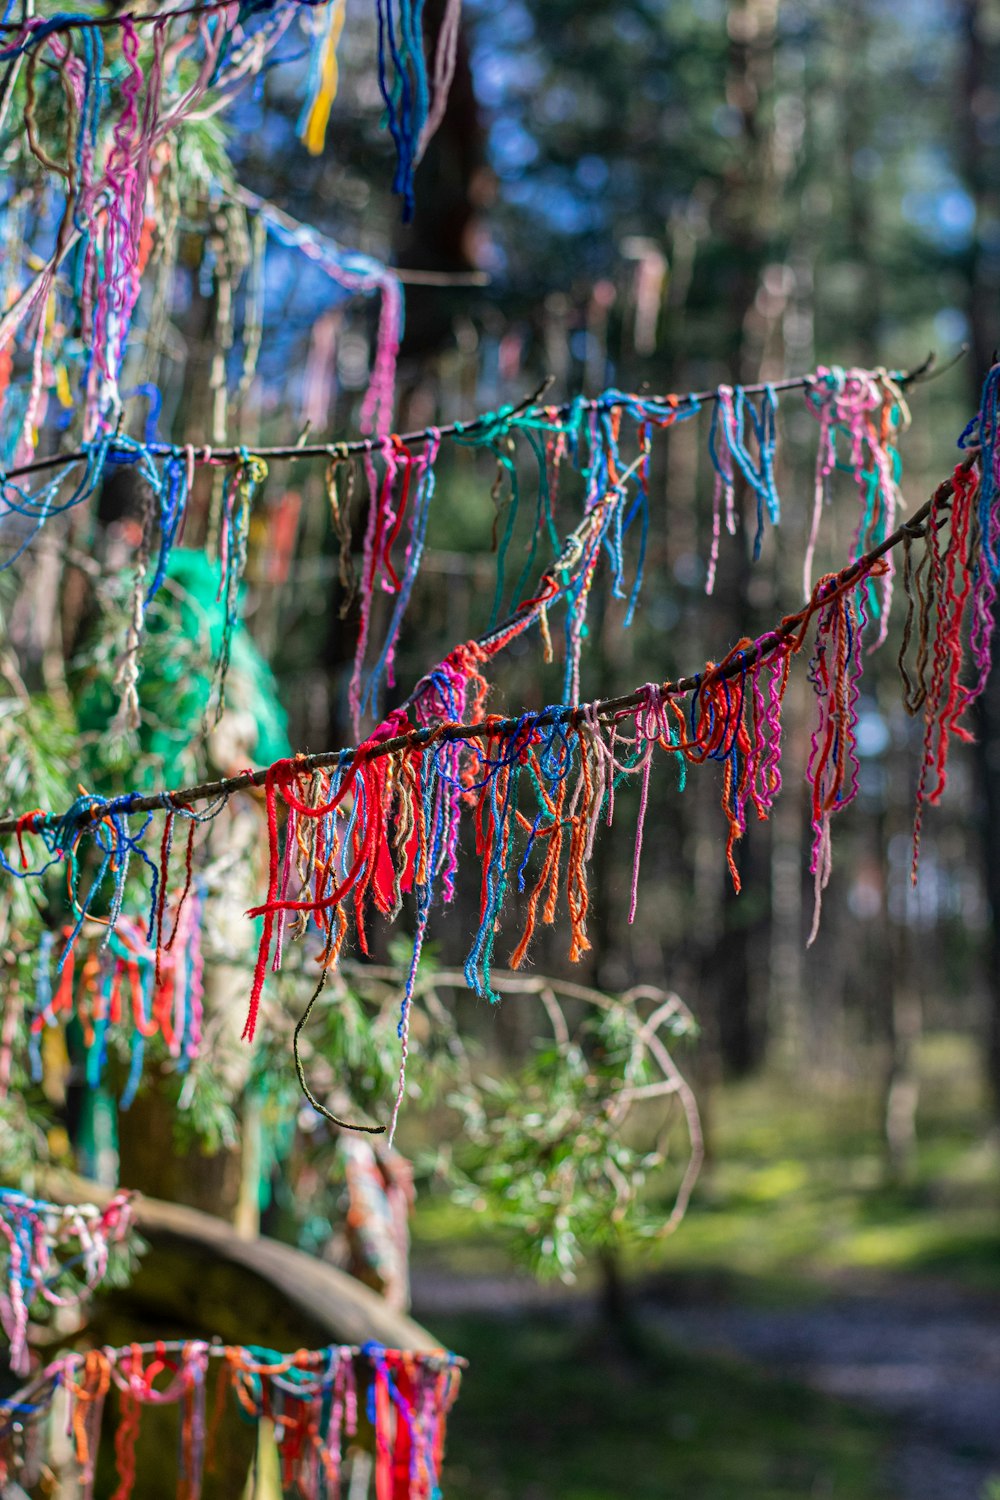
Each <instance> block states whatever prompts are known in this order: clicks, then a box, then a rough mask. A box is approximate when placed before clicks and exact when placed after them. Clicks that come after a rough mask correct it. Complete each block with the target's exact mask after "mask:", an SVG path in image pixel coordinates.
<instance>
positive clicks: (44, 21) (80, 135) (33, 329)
mask: <svg viewBox="0 0 1000 1500" xmlns="http://www.w3.org/2000/svg"><path fill="white" fill-rule="evenodd" d="M302 4H303V0H282V3H280V4H271V5H263V6H262V5H252V6H244V7H242V8H241V9H240V11H239V13H238V14H235V15H234V14H233V12H232V11H231V10H230V9H229V8H228V7H224V6H221V5H214V6H212V7H206V11H205V13H204V14H202V15H201V16H200V17H199V18H198V20H197V23H196V24H194V25H190V24H187V23H185V24H183V25H182V26H180V27H177V26H175V25H174V24H173V23H172V21H171V19H170V17H169V15H161V16H150V17H149V18H148V20H147V18H143V17H139V16H133V15H132V14H131V13H129V12H125V13H123V14H121V15H120V16H118V17H117V18H116V19H115V22H114V30H115V33H116V35H115V36H114V37H113V39H112V40H111V41H110V44H109V45H108V46H106V44H105V31H106V28H105V27H103V26H100V25H94V24H93V23H92V21H91V18H89V17H84V16H81V17H73V16H65V15H59V16H52V17H48V18H44V17H40V16H39V17H32V16H29V17H28V18H27V19H26V20H25V21H24V22H23V23H21V24H20V25H15V26H14V27H13V29H12V28H10V27H8V28H7V30H8V35H7V37H6V39H5V41H4V43H3V45H2V46H0V62H4V63H6V64H7V65H8V68H9V70H10V71H9V72H8V75H7V79H6V86H5V90H4V94H3V99H2V107H0V131H2V130H3V128H4V125H5V123H6V121H5V118H4V117H5V116H6V114H7V112H8V111H9V109H10V106H11V102H12V100H13V98H14V94H15V85H16V84H17V83H18V81H19V79H20V82H21V83H22V84H23V103H24V108H23V123H24V132H23V136H22V135H21V134H20V129H21V119H20V118H19V119H18V124H17V131H18V135H17V139H19V140H21V141H23V148H24V153H23V165H24V168H25V172H24V176H25V182H26V183H27V184H28V191H29V193H31V192H32V191H33V188H32V183H34V184H35V186H36V188H37V191H36V192H35V200H36V208H35V217H36V219H37V221H38V222H37V231H38V235H39V240H40V243H43V242H47V243H48V244H49V245H50V246H51V248H50V249H49V250H47V251H45V252H43V257H42V265H41V268H40V269H37V270H35V271H34V272H33V274H32V276H31V278H30V280H29V281H28V282H27V284H26V285H25V286H23V287H18V288H17V294H16V295H15V297H14V298H13V300H12V301H11V303H10V305H9V306H7V307H6V309H5V311H4V313H3V317H2V318H0V352H2V351H6V350H7V348H8V346H9V344H10V341H11V340H12V339H13V338H14V336H15V335H16V334H18V333H19V332H20V333H22V334H23V337H24V340H25V344H26V349H27V351H28V353H29V356H30V362H31V379H30V393H29V396H28V400H27V403H26V406H25V409H24V411H23V413H22V416H21V422H20V440H19V443H18V445H17V448H16V450H15V451H16V453H17V454H18V455H19V457H20V458H21V460H22V461H23V460H24V458H25V457H26V456H27V455H29V454H30V453H31V451H32V450H33V446H34V433H35V430H36V428H37V425H38V421H39V417H40V407H41V402H42V391H43V363H44V348H45V341H46V336H47V335H50V336H55V338H56V339H57V342H58V340H59V339H60V338H61V337H62V336H64V335H65V334H66V332H67V330H71V331H72V333H73V337H74V339H75V340H76V342H77V346H78V348H79V350H80V354H81V357H82V360H83V373H82V376H81V391H82V393H83V395H84V435H85V437H87V438H88V439H89V438H93V437H94V436H95V435H96V434H97V433H98V432H99V431H101V430H103V429H104V428H105V427H107V426H109V425H110V426H111V427H112V428H113V426H114V425H115V422H116V419H117V415H118V412H119V411H120V409H121V392H120V389H119V377H120V374H121V369H122V362H123V359H124V355H125V348H126V340H127V336H128V330H129V327H130V325H131V320H132V315H133V312H134V310H135V305H136V301H137V299H138V295H139V289H140V283H141V278H142V274H143V271H144V269H145V266H146V263H147V261H148V259H149V256H150V253H151V251H152V249H153V247H154V243H155V241H156V238H157V234H158V228H159V224H160V221H161V217H162V215H161V204H160V198H161V189H162V186H163V184H162V182H161V178H162V177H163V174H164V173H165V172H169V166H170V162H171V156H172V153H171V150H170V145H169V140H170V137H171V135H172V133H173V132H174V131H175V130H176V129H177V128H178V126H179V125H181V124H182V123H183V121H185V120H186V119H189V118H191V116H192V115H193V114H195V113H199V114H204V113H206V112H208V113H215V112H217V111H218V110H219V109H220V108H222V107H223V106H224V104H225V103H226V102H227V101H228V100H229V98H230V97H231V96H232V95H233V93H234V92H235V91H236V90H237V89H238V88H239V87H240V86H241V85H242V84H243V83H244V82H245V81H246V80H247V79H248V78H254V77H256V76H257V75H258V74H259V73H260V70H261V68H262V67H263V65H264V63H265V60H266V59H267V57H268V54H269V53H270V52H271V51H273V49H274V47H275V45H276V44H277V42H278V40H279V39H280V38H281V36H282V35H283V34H284V33H285V31H286V30H287V28H288V26H289V25H290V23H291V22H292V20H293V19H295V17H296V16H297V15H298V14H300V12H301V9H302ZM147 24H148V25H149V26H150V28H151V29H150V31H149V32H148V33H147V32H146V26H147ZM140 33H142V34H140ZM53 120H55V121H56V122H57V123H56V125H55V127H53V125H52V121H53ZM43 122H44V123H43ZM9 133H10V135H11V139H12V140H14V130H13V125H11V127H10V131H9ZM52 186H57V187H58V189H59V192H60V194H61V198H62V207H61V211H60V215H59V218H58V221H57V222H55V223H52V222H50V215H49V213H48V210H47V199H46V192H47V190H48V189H50V188H51V187H52ZM10 248H11V247H10V246H8V249H10ZM13 259H15V261H16V260H17V259H18V258H17V257H13ZM36 264H37V261H36ZM64 267H65V269H66V270H68V272H69V275H68V277H65V278H62V277H60V278H59V282H58V283H57V273H59V272H60V270H61V269H63V268H64ZM60 283H64V285H63V284H60ZM67 292H68V303H67V308H66V311H65V313H64V314H63V315H62V316H61V317H59V318H56V317H55V316H54V314H55V309H56V303H57V301H58V300H59V299H60V297H62V298H63V300H66V297H67Z"/></svg>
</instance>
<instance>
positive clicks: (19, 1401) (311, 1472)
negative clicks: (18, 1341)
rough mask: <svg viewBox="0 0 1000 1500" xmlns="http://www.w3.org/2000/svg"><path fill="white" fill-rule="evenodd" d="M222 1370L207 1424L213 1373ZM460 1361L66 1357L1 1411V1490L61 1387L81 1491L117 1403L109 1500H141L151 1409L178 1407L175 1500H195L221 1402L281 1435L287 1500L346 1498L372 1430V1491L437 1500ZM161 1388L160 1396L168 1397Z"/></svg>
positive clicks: (191, 1353)
mask: <svg viewBox="0 0 1000 1500" xmlns="http://www.w3.org/2000/svg"><path fill="white" fill-rule="evenodd" d="M213 1360H217V1361H218V1362H219V1368H218V1378H217V1381H216V1388H215V1396H214V1403H213V1409H212V1411H211V1413H209V1411H208V1400H207V1396H208V1391H207V1387H208V1383H209V1372H210V1363H211V1361H213ZM463 1363H464V1362H463V1361H462V1360H460V1359H458V1358H457V1357H456V1356H455V1355H452V1354H448V1353H446V1352H445V1351H444V1350H440V1351H436V1352H434V1353H409V1352H404V1351H402V1350H399V1349H387V1348H385V1347H384V1346H383V1345H382V1344H378V1343H375V1342H371V1343H368V1344H365V1345H363V1346H362V1347H361V1348H360V1349H358V1348H355V1347H352V1346H346V1345H345V1346H337V1345H332V1346H330V1347H328V1348H325V1349H318V1350H305V1349H300V1350H298V1351H297V1352H296V1353H294V1354H279V1353H276V1352H275V1351H272V1350H270V1349H262V1348H258V1347H255V1346H246V1347H245V1346H242V1345H222V1344H208V1343H206V1342H204V1340H199V1339H191V1340H188V1341H186V1342H183V1343H178V1342H166V1341H163V1340H160V1341H158V1342H156V1343H153V1344H130V1345H126V1346H125V1347H123V1348H121V1349H111V1348H103V1349H94V1350H91V1351H89V1352H88V1353H87V1354H67V1355H64V1356H62V1358H60V1359H58V1360H56V1361H54V1362H53V1363H52V1364H50V1365H48V1366H47V1367H46V1368H45V1369H44V1370H43V1371H42V1372H41V1373H40V1374H39V1375H38V1376H37V1377H36V1378H35V1380H34V1381H33V1382H32V1383H31V1385H30V1386H29V1387H27V1388H26V1389H25V1391H24V1392H23V1393H18V1394H17V1395H15V1396H14V1397H13V1398H10V1399H7V1400H0V1480H4V1481H6V1480H11V1481H14V1480H16V1478H17V1474H18V1471H19V1467H20V1457H21V1448H22V1444H23V1442H24V1439H23V1437H22V1435H21V1434H22V1432H23V1431H24V1430H25V1429H26V1428H30V1426H31V1424H32V1419H34V1420H35V1421H37V1420H39V1419H40V1418H41V1417H43V1416H44V1414H45V1412H46V1410H47V1409H48V1407H49V1406H50V1405H51V1402H52V1399H53V1397H54V1395H55V1392H56V1391H57V1390H58V1389H59V1388H60V1387H62V1388H63V1389H64V1390H65V1391H66V1393H67V1397H68V1426H69V1431H70V1433H71V1435H72V1438H73V1442H74V1451H75V1460H76V1466H77V1471H78V1475H79V1479H80V1482H81V1484H82V1485H83V1486H84V1489H85V1490H89V1487H90V1486H91V1485H92V1483H93V1476H94V1473H95V1470H96V1465H97V1460H98V1453H99V1447H100V1438H101V1430H102V1429H101V1416H102V1413H103V1409H104V1406H105V1403H106V1400H107V1397H108V1395H109V1394H110V1393H111V1391H112V1390H117V1391H118V1403H119V1413H118V1422H117V1426H116V1430H115V1436H114V1450H115V1460H116V1466H117V1474H118V1485H117V1488H116V1490H115V1492H114V1500H129V1497H130V1496H132V1495H133V1494H134V1493H135V1492H136V1480H137V1477H138V1459H139V1457H140V1454H141V1452H142V1450H141V1448H140V1444H141V1440H142V1439H141V1419H142V1411H143V1408H144V1407H147V1406H171V1405H173V1406H180V1408H181V1421H180V1446H179V1460H180V1465H179V1466H180V1473H179V1475H178V1481H179V1490H178V1493H179V1494H180V1495H181V1496H183V1500H198V1497H199V1496H200V1495H201V1492H202V1481H203V1476H204V1474H205V1473H206V1472H210V1471H211V1470H212V1468H213V1466H214V1462H215V1449H216V1448H217V1446H218V1440H219V1429H220V1425H221V1422H222V1418H223V1416H224V1414H225V1405H226V1399H225V1398H226V1395H227V1393H229V1392H232V1394H233V1396H234V1397H235V1400H236V1408H237V1410H238V1412H239V1414H240V1416H241V1417H242V1418H243V1419H244V1420H245V1421H247V1422H249V1423H250V1424H251V1425H252V1426H254V1427H255V1428H256V1427H257V1426H258V1425H259V1424H260V1423H261V1421H263V1420H266V1421H268V1422H270V1423H271V1424H272V1430H273V1433H274V1440H275V1443H276V1445H277V1449H278V1457H279V1461H280V1469H281V1483H282V1488H283V1489H285V1490H287V1491H288V1492H291V1491H292V1490H293V1489H294V1492H295V1493H296V1494H298V1495H301V1496H303V1497H304V1500H331V1497H333V1496H335V1495H339V1494H341V1493H342V1490H341V1485H342V1482H343V1481H344V1480H345V1478H346V1475H345V1474H344V1466H345V1458H346V1457H347V1454H346V1452H345V1450H346V1448H347V1446H348V1444H349V1445H350V1446H351V1447H352V1448H353V1447H355V1446H356V1445H357V1442H358V1439H359V1434H360V1428H361V1422H362V1420H363V1417H364V1416H366V1417H367V1421H368V1424H369V1425H370V1428H371V1431H372V1434H373V1437H374V1445H375V1448H374V1464H375V1488H376V1493H377V1494H378V1496H379V1497H380V1500H434V1497H436V1496H438V1495H439V1494H440V1475H441V1464H442V1460H443V1456H444V1442H445V1432H446V1424H447V1418H448V1414H449V1412H450V1410H451V1407H452V1406H453V1404H454V1402H455V1399H456V1397H457V1395H458V1389H459V1383H460V1379H461V1368H462V1365H463ZM164 1382H165V1383H164Z"/></svg>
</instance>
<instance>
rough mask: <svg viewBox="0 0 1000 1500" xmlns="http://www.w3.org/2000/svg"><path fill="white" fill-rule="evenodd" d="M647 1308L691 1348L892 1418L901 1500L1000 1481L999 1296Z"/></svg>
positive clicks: (938, 1497)
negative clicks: (762, 1369) (896, 1430)
mask: <svg viewBox="0 0 1000 1500" xmlns="http://www.w3.org/2000/svg"><path fill="white" fill-rule="evenodd" d="M643 1309H644V1313H645V1314H646V1316H648V1317H649V1318H650V1319H651V1320H652V1321H653V1322H654V1323H655V1325H656V1326H657V1327H658V1328H659V1329H660V1330H661V1331H662V1332H663V1333H664V1334H665V1335H666V1336H667V1337H669V1338H672V1339H675V1340H677V1341H679V1342H681V1343H683V1344H685V1345H686V1346H688V1347H689V1348H695V1349H700V1350H702V1351H703V1352H705V1353H721V1354H730V1355H736V1356H737V1357H739V1358H741V1359H746V1360H749V1361H751V1362H752V1363H754V1364H759V1365H763V1366H764V1367H766V1368H767V1369H768V1370H774V1371H777V1372H779V1373H780V1374H782V1375H787V1376H789V1377H791V1378H793V1379H797V1380H801V1381H803V1382H804V1383H805V1384H807V1385H811V1386H814V1387H815V1388H816V1389H818V1390H822V1391H825V1392H827V1393H828V1394H830V1395H833V1396H839V1397H842V1398H844V1399H846V1400H850V1401H851V1402H852V1403H854V1404H855V1405H857V1406H872V1407H877V1408H879V1409H880V1410H881V1411H885V1412H888V1413H890V1414H891V1415H892V1416H894V1417H895V1418H897V1419H898V1422H899V1442H898V1448H897V1451H896V1453H895V1455H894V1458H893V1465H892V1480H893V1485H894V1489H895V1490H896V1491H897V1492H898V1494H899V1496H900V1500H981V1497H982V1496H983V1493H984V1489H985V1487H986V1485H987V1483H988V1481H989V1480H990V1479H991V1478H994V1477H995V1478H997V1479H998V1480H1000V1306H998V1304H997V1303H996V1301H986V1300H981V1299H976V1298H974V1297H971V1296H968V1295H963V1294H961V1293H958V1292H955V1291H954V1290H953V1289H951V1288H948V1289H944V1290H942V1289H941V1288H940V1287H937V1286H926V1287H924V1286H921V1287H918V1288H907V1289H906V1290H902V1291H899V1290H895V1289H884V1288H880V1289H878V1290H871V1291H866V1292H853V1293H848V1294H843V1295H837V1296H834V1297H831V1298H830V1299H829V1300H825V1301H823V1302H820V1303H817V1304H814V1305H811V1306H806V1307H793V1308H781V1309H765V1308H748V1307H741V1306H739V1305H726V1304H724V1303H722V1304H716V1305H707V1304H705V1305H701V1304H697V1303H694V1304H692V1303H688V1304H687V1305H685V1306H665V1305H664V1304H663V1303H662V1302H658V1301H652V1300H647V1301H645V1302H644V1304H643Z"/></svg>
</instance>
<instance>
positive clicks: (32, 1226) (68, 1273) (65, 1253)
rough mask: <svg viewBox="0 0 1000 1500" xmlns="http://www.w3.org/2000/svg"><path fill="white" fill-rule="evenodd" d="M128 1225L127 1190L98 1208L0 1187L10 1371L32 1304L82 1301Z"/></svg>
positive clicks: (19, 1358) (21, 1348) (1, 1284)
mask: <svg viewBox="0 0 1000 1500" xmlns="http://www.w3.org/2000/svg"><path fill="white" fill-rule="evenodd" d="M131 1227H132V1207H131V1203H130V1200H129V1195H128V1194H127V1193H119V1194H118V1195H117V1196H116V1197H114V1198H112V1200H111V1202H110V1203H109V1204H108V1205H107V1207H106V1208H103V1209H99V1208H95V1207H94V1206H93V1205H92V1204H74V1205H73V1206H72V1207H69V1208H66V1207H62V1206H60V1205H59V1204H57V1203H46V1202H45V1201H43V1200H41V1199H38V1198H30V1197H28V1195H27V1194H26V1193H21V1192H18V1191H16V1190H15V1189H14V1188H4V1187H0V1327H2V1328H3V1331H4V1333H5V1334H6V1336H7V1338H8V1339H9V1341H10V1349H9V1353H8V1358H9V1360H10V1365H11V1369H12V1370H14V1372H15V1374H18V1375H24V1374H26V1373H27V1370H28V1360H29V1355H28V1319H29V1317H30V1315H31V1311H32V1308H33V1307H34V1308H35V1309H36V1310H39V1309H40V1308H41V1307H42V1306H43V1305H44V1304H48V1305H49V1306H51V1307H72V1306H75V1305H77V1304H78V1303H80V1302H82V1301H83V1300H84V1299H85V1298H86V1297H88V1296H89V1295H90V1293H91V1292H93V1291H94V1290H96V1288H97V1287H98V1286H99V1285H100V1284H101V1282H102V1281H103V1280H104V1278H105V1276H106V1274H107V1270H108V1256H109V1253H110V1248H111V1246H112V1245H116V1244H121V1243H122V1241H124V1240H125V1238H126V1236H127V1235H128V1233H129V1231H130V1229H131ZM0 1467H2V1466H0Z"/></svg>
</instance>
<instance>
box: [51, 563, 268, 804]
mask: <svg viewBox="0 0 1000 1500" xmlns="http://www.w3.org/2000/svg"><path fill="white" fill-rule="evenodd" d="M166 577H167V580H168V583H167V584H166V585H165V586H164V587H163V588H161V589H160V591H159V593H158V595H157V597H156V600H155V602H154V605H153V606H152V608H151V609H150V611H149V614H148V617H147V625H146V638H145V640H144V641H143V644H142V648H141V649H142V657H141V674H140V677H139V701H140V704H141V705H142V709H143V723H142V727H141V729H140V730H139V749H140V754H141V756H142V758H143V759H144V760H145V761H146V762H147V766H146V767H144V774H143V775H142V776H141V777H140V778H139V781H140V782H141V783H142V784H143V785H145V784H146V783H147V782H149V783H150V784H154V783H155V784H160V780H161V778H159V777H158V776H157V774H156V770H155V766H153V765H150V764H149V762H150V761H154V762H158V763H159V764H160V765H162V766H163V767H165V768H167V769H168V770H169V768H170V766H171V765H172V763H174V762H175V761H176V759H177V757H178V754H179V752H180V751H181V750H186V749H187V748H188V747H189V746H191V745H192V743H193V742H194V741H195V740H196V739H197V737H198V735H199V732H200V728H201V723H202V718H203V716H204V713H205V709H206V708H207V707H208V702H209V697H210V695H211V690H212V664H213V663H214V662H215V661H216V660H217V659H218V655H219V652H220V650H221V647H222V635H223V628H224V625H225V604H224V601H223V600H222V599H218V598H217V597H216V595H217V594H218V591H219V570H218V565H217V564H213V563H210V562H209V560H208V558H207V557H206V556H205V554H204V553H203V552H201V551H194V550H193V549H190V548H182V547H175V548H174V549H173V551H172V552H171V554H170V560H169V562H168V564H167V573H166ZM171 583H172V584H173V585H175V587H174V588H170V586H169V585H170V584H171ZM226 705H227V707H228V708H231V709H235V710H240V711H243V712H246V713H249V714H250V715H252V717H253V719H254V722H255V723H256V726H257V743H256V745H255V746H254V748H253V759H254V761H255V763H256V764H257V765H269V764H270V763H271V762H272V761H275V760H279V759H281V758H282V757H283V756H287V755H290V754H291V746H290V744H289V741H288V716H287V714H286V713H285V710H284V709H283V708H282V706H281V701H280V699H279V697H278V687H277V683H276V682H275V679H274V674H273V673H272V671H271V669H270V667H269V666H268V665H267V662H266V661H265V660H264V658H263V656H262V655H261V653H260V651H259V650H258V649H257V646H256V645H255V643H254V641H253V638H252V637H251V635H250V632H249V631H248V630H247V628H246V626H245V625H243V624H242V622H240V623H239V624H237V626H236V629H235V630H234V632H233V640H232V650H231V655H230V666H229V673H228V675H227V678H226ZM115 706H116V705H115V702H114V698H113V696H112V694H111V690H110V687H109V684H108V682H107V680H106V679H104V680H102V681H100V682H98V683H94V684H93V685H92V686H90V687H89V688H88V689H86V690H85V691H84V692H83V694H82V695H81V700H80V705H79V722H80V728H81V730H83V731H84V732H87V731H95V730H98V731H99V730H102V729H104V728H106V727H107V724H108V722H109V721H110V719H111V718H112V717H113V715H114V711H115Z"/></svg>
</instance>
